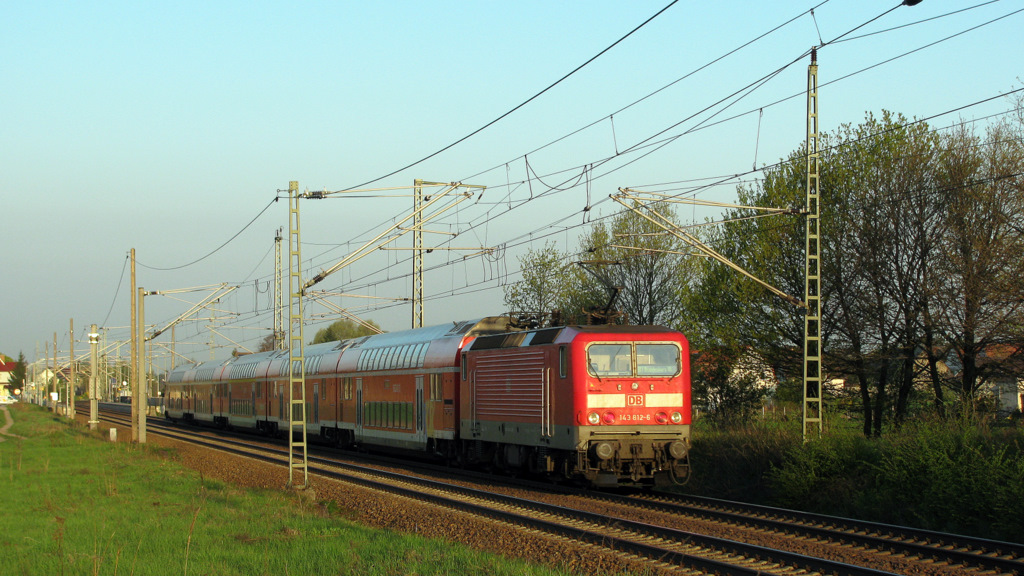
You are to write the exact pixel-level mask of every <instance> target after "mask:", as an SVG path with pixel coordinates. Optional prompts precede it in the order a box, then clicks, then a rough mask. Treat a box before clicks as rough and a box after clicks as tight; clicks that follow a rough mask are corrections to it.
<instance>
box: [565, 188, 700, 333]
mask: <svg viewBox="0 0 1024 576" xmlns="http://www.w3.org/2000/svg"><path fill="white" fill-rule="evenodd" d="M651 208H652V209H654V210H657V211H658V213H660V214H662V215H664V216H666V217H667V218H668V219H669V220H671V221H672V222H673V224H676V225H678V221H677V220H676V217H675V214H674V212H672V210H671V209H670V207H669V206H667V205H665V204H655V205H653V206H651ZM580 244H581V246H582V248H583V250H584V251H585V254H586V256H587V260H597V261H600V262H604V263H607V264H605V267H604V269H603V271H602V276H603V278H602V282H599V283H598V284H605V285H607V286H608V288H618V289H619V294H618V298H617V300H616V307H617V308H618V309H619V310H621V311H622V312H624V313H625V314H626V317H627V320H628V322H629V323H630V324H637V325H642V324H661V325H665V326H672V327H676V326H678V325H679V323H680V321H681V318H682V308H681V306H680V295H681V294H682V293H683V292H685V291H686V290H688V289H689V287H690V284H691V282H692V280H693V277H694V274H695V268H696V263H695V260H694V259H693V258H692V257H689V256H683V255H681V254H680V253H681V252H688V251H689V250H688V249H687V248H686V247H685V245H684V243H683V242H682V241H681V240H679V239H678V238H677V237H676V236H674V235H672V234H669V233H668V232H666V231H665V230H664V229H663V228H661V227H660V226H658V225H657V224H655V223H653V222H651V221H650V220H648V219H647V218H644V217H643V216H641V215H640V214H637V213H636V212H634V211H632V210H623V211H622V212H619V213H618V214H616V215H615V216H614V217H613V218H612V219H611V221H610V222H608V223H605V222H603V221H601V222H596V223H594V225H593V226H592V228H591V229H590V231H589V232H588V233H586V234H584V235H583V237H582V238H581V239H580ZM623 246H628V248H624V247H623ZM583 287H588V285H587V284H584V285H583ZM593 287H594V283H593V282H591V283H590V284H589V289H588V295H592V294H593V292H594V289H593ZM590 297H591V298H593V296H590Z"/></svg>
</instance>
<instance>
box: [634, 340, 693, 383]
mask: <svg viewBox="0 0 1024 576" xmlns="http://www.w3.org/2000/svg"><path fill="white" fill-rule="evenodd" d="M679 358H680V356H679V347H678V346H676V345H675V344H637V345H636V373H637V376H675V375H676V374H679V370H680V369H681V368H682V366H680V363H679Z"/></svg>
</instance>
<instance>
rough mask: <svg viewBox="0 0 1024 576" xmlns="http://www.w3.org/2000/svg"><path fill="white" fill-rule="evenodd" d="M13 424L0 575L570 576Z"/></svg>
mask: <svg viewBox="0 0 1024 576" xmlns="http://www.w3.org/2000/svg"><path fill="white" fill-rule="evenodd" d="M10 413H11V415H12V416H13V418H14V421H15V424H14V426H13V427H12V428H11V429H10V430H9V431H8V434H13V435H17V436H20V438H16V437H12V436H6V437H4V440H5V441H3V442H0V481H2V483H3V488H2V492H0V493H2V496H0V551H2V552H0V575H7V574H10V575H40V576H57V575H78V574H82V575H99V574H104V575H133V576H134V575H138V576H142V575H160V576H166V575H168V574H182V575H205V574H216V575H234V574H239V575H242V574H245V575H252V574H255V575H264V574H265V575H274V576H282V575H298V574H382V575H383V574H386V575H417V574H452V575H454V574H510V575H511V574H517V575H518V574H524V575H525V574H531V575H532V574H538V575H546V574H560V573H559V572H556V571H553V570H550V569H548V568H545V567H542V566H541V567H538V566H534V565H530V564H527V563H524V562H520V561H515V560H509V559H506V558H503V557H500V556H496V555H489V554H486V553H483V552H479V551H476V550H472V549H469V548H465V547H462V546H459V545H455V544H450V543H447V542H443V541H439V540H430V539H426V538H422V537H417V536H413V535H407V534H402V533H396V532H390V531H385V530H376V529H371V528H367V527H364V526H360V525H358V524H355V523H353V522H351V521H349V520H346V519H345V517H346V514H348V512H347V511H345V510H331V511H330V512H327V511H326V509H325V507H323V506H320V505H318V504H317V503H315V502H309V501H306V500H304V499H302V498H300V497H298V496H296V495H295V494H292V493H288V492H286V491H273V490H241V489H238V488H236V487H234V486H231V485H227V484H224V483H219V482H216V481H211V480H209V479H204V478H201V477H200V476H199V474H198V473H196V472H194V471H192V470H189V469H187V468H184V467H182V466H180V465H178V464H177V463H175V462H174V461H173V459H171V458H167V457H166V456H168V454H166V453H162V452H161V451H162V450H163V449H161V448H158V447H155V446H153V445H145V446H141V447H140V446H138V445H133V444H130V443H123V442H122V443H116V444H115V443H111V442H107V441H104V440H103V438H102V437H101V436H100V435H99V434H98V433H90V432H89V431H87V430H84V429H82V428H81V427H80V426H78V427H72V426H70V425H69V423H68V421H67V420H65V419H63V418H59V417H56V416H54V415H53V414H51V413H49V412H46V411H45V410H43V409H41V408H39V407H37V406H31V405H23V404H17V405H14V406H12V407H10ZM2 423H3V415H2V414H0V424H2Z"/></svg>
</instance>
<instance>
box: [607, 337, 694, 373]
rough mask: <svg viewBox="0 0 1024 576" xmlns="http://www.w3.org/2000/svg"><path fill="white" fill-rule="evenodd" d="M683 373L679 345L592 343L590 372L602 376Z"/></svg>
mask: <svg viewBox="0 0 1024 576" xmlns="http://www.w3.org/2000/svg"><path fill="white" fill-rule="evenodd" d="M681 370H682V365H681V361H680V350H679V346H677V345H675V344H672V343H667V342H666V343H648V342H644V343H635V344H634V343H625V342H616V343H608V344H591V345H590V346H589V347H588V348H587V371H588V372H589V373H590V375H591V376H597V377H598V378H602V377H641V378H642V377H665V376H676V375H678V374H679V373H680V372H681Z"/></svg>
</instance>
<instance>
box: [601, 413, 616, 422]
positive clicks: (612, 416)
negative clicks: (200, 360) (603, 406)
mask: <svg viewBox="0 0 1024 576" xmlns="http://www.w3.org/2000/svg"><path fill="white" fill-rule="evenodd" d="M604 423H605V424H615V414H612V413H611V412H605V413H604Z"/></svg>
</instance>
